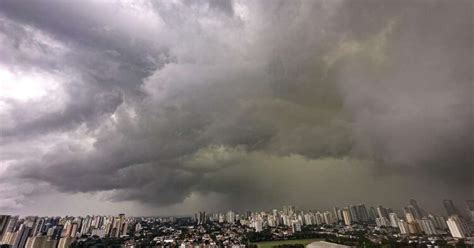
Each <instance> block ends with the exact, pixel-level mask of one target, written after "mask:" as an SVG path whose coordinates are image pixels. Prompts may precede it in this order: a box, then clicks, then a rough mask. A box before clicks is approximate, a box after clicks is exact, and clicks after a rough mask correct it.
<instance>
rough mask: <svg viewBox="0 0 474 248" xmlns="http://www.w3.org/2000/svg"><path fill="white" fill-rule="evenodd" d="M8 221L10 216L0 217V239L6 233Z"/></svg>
mask: <svg viewBox="0 0 474 248" xmlns="http://www.w3.org/2000/svg"><path fill="white" fill-rule="evenodd" d="M9 221H10V215H0V237H2V235H3V234H4V233H6V232H7V226H8V222H9Z"/></svg>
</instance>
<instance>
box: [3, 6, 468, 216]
mask: <svg viewBox="0 0 474 248" xmlns="http://www.w3.org/2000/svg"><path fill="white" fill-rule="evenodd" d="M472 7H473V1H471V0H456V1H446V0H429V1H428V0H415V1H413V0H410V1H409V0H399V1H392V0H379V1H374V0H360V1H351V0H335V1H334V0H302V1H278V0H276V1H265V0H250V1H243V0H197V1H191V0H173V1H148V0H139V1H99V2H98V1H61V0H58V1H29V0H0V214H8V215H17V214H19V215H22V216H24V215H30V214H34V215H37V214H38V215H55V214H58V215H65V214H70V215H83V214H87V213H95V214H104V215H105V214H116V213H127V215H129V216H139V215H153V216H155V215H168V216H171V215H185V214H190V213H195V212H198V211H201V210H208V211H211V212H212V211H218V210H222V209H235V210H239V211H242V210H246V209H269V208H273V207H274V206H284V205H296V206H299V207H301V208H303V209H309V208H311V207H312V206H314V207H317V208H321V209H330V208H332V207H333V206H342V205H345V204H347V203H351V202H352V203H357V202H364V203H366V204H367V205H372V206H377V205H382V206H385V205H386V206H394V208H396V209H399V207H397V206H400V207H402V206H405V205H406V204H407V203H406V201H407V199H416V200H417V201H418V203H419V204H420V206H425V207H426V208H427V211H433V212H438V213H442V212H444V209H445V208H448V209H453V208H452V207H451V205H452V204H451V203H450V202H448V201H446V202H444V203H443V202H442V201H443V200H444V199H451V200H453V201H454V202H455V203H456V205H457V206H459V207H461V206H462V207H463V209H464V208H465V205H466V201H467V200H472V196H473V195H474V184H473V182H474V181H473V175H474V166H473V164H474V157H473V155H474V154H473V153H472V151H473V150H474V137H473V131H472V130H474V122H473V120H474V117H473V114H474V111H473V110H474V108H473V105H472V99H473V82H472V80H473V67H474V66H473V59H472V51H473V47H472V46H473V44H474V39H473V32H472V30H473V25H472V9H473V8H472ZM468 204H471V205H472V203H468ZM469 206H470V205H469ZM414 209H416V208H414ZM419 212H420V211H418V210H416V211H415V212H414V213H415V214H418V215H420V213H419ZM347 214H348V213H346V215H347ZM456 221H457V220H453V222H452V223H456ZM425 224H426V223H425Z"/></svg>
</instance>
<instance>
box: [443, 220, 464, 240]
mask: <svg viewBox="0 0 474 248" xmlns="http://www.w3.org/2000/svg"><path fill="white" fill-rule="evenodd" d="M446 224H448V228H449V232H450V233H451V236H453V238H465V237H466V236H467V230H465V227H464V225H463V223H462V221H461V219H460V218H459V217H458V216H457V215H453V216H451V217H449V218H448V220H447V221H446Z"/></svg>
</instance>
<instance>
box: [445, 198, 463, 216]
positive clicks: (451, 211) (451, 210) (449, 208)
mask: <svg viewBox="0 0 474 248" xmlns="http://www.w3.org/2000/svg"><path fill="white" fill-rule="evenodd" d="M443 206H444V209H445V210H446V214H447V215H448V216H451V215H459V212H458V210H457V208H456V206H454V203H453V201H452V200H443Z"/></svg>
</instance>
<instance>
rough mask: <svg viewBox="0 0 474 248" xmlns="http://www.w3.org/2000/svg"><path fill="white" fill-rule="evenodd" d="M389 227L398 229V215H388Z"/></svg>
mask: <svg viewBox="0 0 474 248" xmlns="http://www.w3.org/2000/svg"><path fill="white" fill-rule="evenodd" d="M389 216H390V226H392V227H398V222H399V221H400V218H398V215H397V214H396V213H390V214H389Z"/></svg>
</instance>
